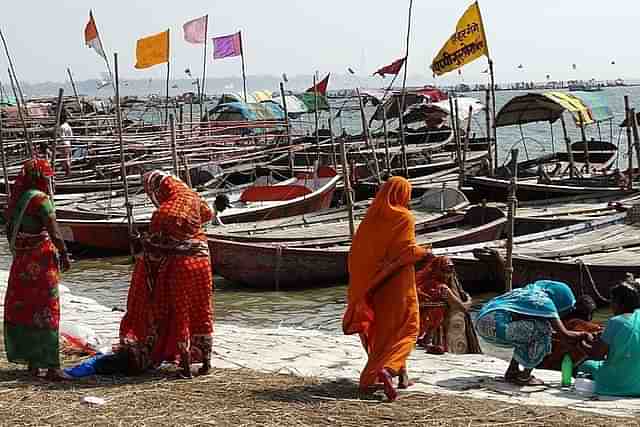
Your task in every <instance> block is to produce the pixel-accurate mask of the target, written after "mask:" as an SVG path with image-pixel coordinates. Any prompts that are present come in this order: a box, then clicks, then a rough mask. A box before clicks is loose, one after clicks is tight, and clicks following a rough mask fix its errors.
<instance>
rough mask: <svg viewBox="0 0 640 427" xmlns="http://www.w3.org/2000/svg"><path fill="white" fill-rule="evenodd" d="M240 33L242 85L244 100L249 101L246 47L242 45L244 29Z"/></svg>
mask: <svg viewBox="0 0 640 427" xmlns="http://www.w3.org/2000/svg"><path fill="white" fill-rule="evenodd" d="M238 34H239V35H240V59H241V60H242V87H243V91H244V102H247V75H246V73H245V68H244V47H243V46H242V45H243V43H242V31H238Z"/></svg>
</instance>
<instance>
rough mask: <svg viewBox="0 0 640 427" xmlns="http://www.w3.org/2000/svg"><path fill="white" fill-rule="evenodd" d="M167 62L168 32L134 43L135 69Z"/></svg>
mask: <svg viewBox="0 0 640 427" xmlns="http://www.w3.org/2000/svg"><path fill="white" fill-rule="evenodd" d="M165 62H169V30H167V31H163V32H161V33H158V34H154V35H152V36H148V37H144V38H141V39H140V40H138V42H137V43H136V68H137V69H143V68H149V67H153V66H154V65H158V64H162V63H165Z"/></svg>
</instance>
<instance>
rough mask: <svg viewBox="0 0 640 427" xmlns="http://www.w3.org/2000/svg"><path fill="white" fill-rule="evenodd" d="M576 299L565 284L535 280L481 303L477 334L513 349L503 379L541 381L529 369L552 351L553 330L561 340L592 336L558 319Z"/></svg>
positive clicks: (515, 382) (582, 338) (516, 381)
mask: <svg viewBox="0 0 640 427" xmlns="http://www.w3.org/2000/svg"><path fill="white" fill-rule="evenodd" d="M575 303H576V298H575V296H574V295H573V292H572V291H571V288H569V286H567V284H565V283H562V282H555V281H552V280H538V281H537V282H534V283H532V284H529V285H527V286H525V287H523V288H518V289H514V290H513V291H510V292H507V293H506V294H503V295H500V296H497V297H495V298H493V299H492V300H490V301H489V302H487V303H486V304H485V305H484V306H483V307H482V309H481V310H480V313H478V318H477V320H476V330H477V331H478V335H480V336H481V337H482V338H484V339H485V340H486V341H488V342H489V343H491V344H493V345H496V346H499V347H505V348H513V349H514V351H513V357H512V359H511V363H510V364H509V367H508V368H507V371H506V372H505V374H504V379H505V381H507V382H510V383H513V384H517V385H539V384H543V383H542V381H540V380H538V379H537V378H535V377H534V376H533V375H531V372H532V371H533V369H534V368H535V367H537V366H538V365H540V363H541V362H542V360H543V359H544V357H545V356H546V355H547V354H549V353H551V349H552V336H553V333H554V331H555V332H556V333H557V336H558V338H559V339H560V340H562V341H563V342H569V343H573V344H577V343H578V342H580V341H582V340H589V341H590V340H592V339H593V337H592V335H591V334H590V333H588V332H574V331H569V330H567V328H565V326H564V324H563V323H562V321H561V320H560V318H561V317H562V316H563V315H565V314H566V313H568V312H570V311H571V310H573V308H574V306H575ZM520 365H522V366H523V368H524V369H523V370H521V369H520Z"/></svg>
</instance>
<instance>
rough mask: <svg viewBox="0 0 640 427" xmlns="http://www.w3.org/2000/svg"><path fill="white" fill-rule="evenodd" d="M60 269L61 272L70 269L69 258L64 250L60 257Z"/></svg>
mask: <svg viewBox="0 0 640 427" xmlns="http://www.w3.org/2000/svg"><path fill="white" fill-rule="evenodd" d="M60 258H61V259H60V269H61V270H62V272H63V273H64V272H67V271H69V270H70V269H71V259H70V258H69V254H68V253H66V252H64V253H63V254H62V256H61V257H60Z"/></svg>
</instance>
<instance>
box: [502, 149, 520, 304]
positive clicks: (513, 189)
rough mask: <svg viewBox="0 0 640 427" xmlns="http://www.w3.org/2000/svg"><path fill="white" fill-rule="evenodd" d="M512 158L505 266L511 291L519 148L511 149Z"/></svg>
mask: <svg viewBox="0 0 640 427" xmlns="http://www.w3.org/2000/svg"><path fill="white" fill-rule="evenodd" d="M511 158H512V159H513V160H514V163H515V165H516V168H515V171H514V174H513V176H512V177H511V184H510V185H509V196H508V197H507V204H508V211H507V262H506V266H505V275H506V277H505V287H506V289H505V290H506V291H507V292H509V291H511V289H513V237H514V236H513V235H514V230H515V227H514V224H515V217H516V208H517V203H518V199H517V198H516V194H517V192H518V176H517V175H518V168H517V164H518V149H513V150H511Z"/></svg>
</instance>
